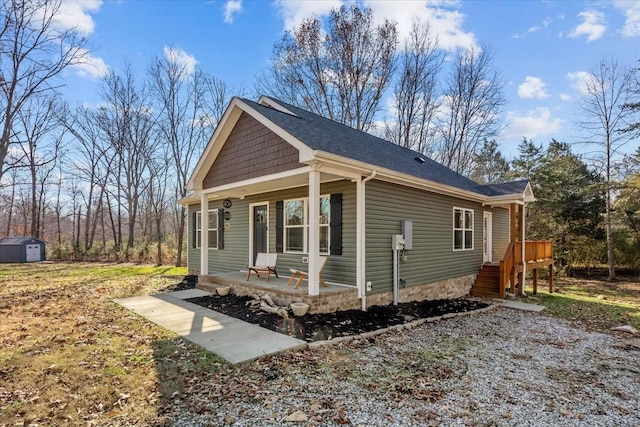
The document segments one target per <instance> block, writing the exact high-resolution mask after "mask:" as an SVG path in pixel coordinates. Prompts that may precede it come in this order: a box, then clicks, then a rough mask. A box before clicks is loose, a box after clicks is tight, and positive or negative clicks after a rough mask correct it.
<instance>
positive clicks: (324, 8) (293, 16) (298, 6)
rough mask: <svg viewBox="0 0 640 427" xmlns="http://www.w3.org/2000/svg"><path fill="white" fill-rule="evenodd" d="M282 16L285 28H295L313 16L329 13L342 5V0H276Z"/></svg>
mask: <svg viewBox="0 0 640 427" xmlns="http://www.w3.org/2000/svg"><path fill="white" fill-rule="evenodd" d="M275 4H276V6H277V7H278V9H279V13H280V17H281V18H282V19H283V20H284V29H285V30H293V29H294V28H296V27H297V26H298V25H300V23H301V22H302V21H303V20H304V19H306V18H311V16H313V15H316V16H318V17H321V16H325V15H328V14H329V13H331V10H332V9H335V8H339V7H340V6H341V5H342V1H341V0H327V1H324V0H309V1H300V0H276V2H275Z"/></svg>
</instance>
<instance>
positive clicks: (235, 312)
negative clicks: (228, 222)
mask: <svg viewBox="0 0 640 427" xmlns="http://www.w3.org/2000/svg"><path fill="white" fill-rule="evenodd" d="M251 300H252V298H251V297H248V296H237V295H232V294H230V295H226V296H222V297H221V296H219V295H210V296H205V297H199V298H192V299H189V300H188V301H189V302H192V303H194V304H198V305H200V306H202V307H207V308H210V309H212V310H215V311H217V312H220V313H224V314H226V315H228V316H232V317H235V318H237V319H241V320H244V321H246V322H249V323H254V324H256V325H260V326H262V327H263V328H265V329H270V330H272V331H276V332H279V333H281V334H285V335H290V336H294V337H296V338H299V339H303V340H306V341H308V342H312V341H321V340H328V339H331V338H336V337H343V336H350V335H357V334H360V333H363V332H369V331H375V330H377V329H382V328H386V327H388V326H393V325H398V324H401V323H409V322H411V321H413V320H417V319H421V318H428V317H435V316H442V315H443V314H447V313H460V312H466V311H472V310H477V309H479V308H484V307H487V306H488V304H485V303H482V302H479V301H469V300H466V299H452V300H437V301H421V302H408V303H401V304H398V306H394V305H387V306H380V305H376V306H373V307H370V308H369V309H368V310H367V311H362V310H347V311H340V312H335V313H322V314H307V315H306V316H304V317H290V318H289V319H288V320H285V319H283V318H282V317H280V316H278V315H277V314H272V313H267V312H265V311H262V310H260V309H255V308H252V307H250V306H248V304H247V303H248V302H249V301H251ZM292 316H293V315H292Z"/></svg>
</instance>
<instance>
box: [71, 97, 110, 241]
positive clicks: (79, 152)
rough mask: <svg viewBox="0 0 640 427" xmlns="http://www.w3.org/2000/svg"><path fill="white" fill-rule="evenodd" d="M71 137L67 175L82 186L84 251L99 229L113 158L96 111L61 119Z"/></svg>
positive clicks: (84, 110) (81, 110)
mask: <svg viewBox="0 0 640 427" xmlns="http://www.w3.org/2000/svg"><path fill="white" fill-rule="evenodd" d="M64 125H65V127H66V129H67V131H68V132H69V133H70V134H71V135H72V137H73V148H74V149H73V155H70V156H69V160H68V162H69V166H70V168H69V170H68V171H67V173H68V174H70V175H73V176H74V177H76V178H77V179H79V180H81V181H82V182H84V183H85V186H84V194H85V197H84V200H85V217H86V219H85V223H84V231H83V235H84V236H83V238H84V250H85V251H89V250H90V249H91V248H92V247H93V243H94V239H95V235H96V230H97V226H98V219H99V218H98V212H100V211H101V210H102V206H103V203H104V199H105V197H104V194H105V191H106V187H107V178H108V176H109V175H110V174H111V169H112V163H113V159H114V156H110V155H108V154H109V145H107V144H106V143H105V141H104V140H103V138H102V136H103V135H102V132H101V129H100V123H99V115H98V113H97V112H96V111H95V110H91V109H89V108H85V107H78V108H77V109H76V111H75V112H74V113H73V114H68V115H67V117H66V119H65V120H64Z"/></svg>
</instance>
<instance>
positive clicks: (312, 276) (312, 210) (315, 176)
mask: <svg viewBox="0 0 640 427" xmlns="http://www.w3.org/2000/svg"><path fill="white" fill-rule="evenodd" d="M308 243H309V295H320V271H319V270H320V266H319V265H318V257H319V256H320V172H319V171H318V168H317V167H314V168H313V170H312V171H311V172H309V242H308Z"/></svg>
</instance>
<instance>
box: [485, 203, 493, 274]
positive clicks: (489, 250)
mask: <svg viewBox="0 0 640 427" xmlns="http://www.w3.org/2000/svg"><path fill="white" fill-rule="evenodd" d="M492 221H493V216H492V214H491V212H484V215H482V262H485V263H486V262H493V242H492V240H493V239H492V234H493V227H492Z"/></svg>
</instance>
